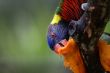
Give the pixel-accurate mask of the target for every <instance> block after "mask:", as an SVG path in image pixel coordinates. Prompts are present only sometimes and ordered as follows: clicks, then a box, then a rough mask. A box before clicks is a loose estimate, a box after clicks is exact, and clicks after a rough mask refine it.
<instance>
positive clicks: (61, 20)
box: [47, 0, 86, 50]
mask: <svg viewBox="0 0 110 73" xmlns="http://www.w3.org/2000/svg"><path fill="white" fill-rule="evenodd" d="M60 1H61V2H60V4H59V6H58V7H57V10H56V12H55V15H54V17H53V20H52V22H51V23H50V25H49V27H48V34H47V41H48V44H49V46H50V48H51V49H52V50H55V45H56V44H57V43H59V46H63V42H60V41H61V40H63V41H64V42H66V41H67V40H68V39H69V33H68V28H69V23H70V21H71V20H76V21H77V20H79V19H80V17H81V16H82V15H83V13H84V10H83V9H81V4H82V3H84V2H86V0H60ZM57 45H58V44H57Z"/></svg>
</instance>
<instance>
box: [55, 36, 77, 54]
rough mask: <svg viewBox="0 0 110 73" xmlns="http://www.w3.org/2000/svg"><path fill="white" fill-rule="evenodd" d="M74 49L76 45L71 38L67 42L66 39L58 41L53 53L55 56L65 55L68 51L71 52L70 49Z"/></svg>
mask: <svg viewBox="0 0 110 73" xmlns="http://www.w3.org/2000/svg"><path fill="white" fill-rule="evenodd" d="M74 47H76V43H75V41H74V39H73V38H69V40H68V41H67V40H66V39H64V40H62V41H60V42H59V43H58V44H56V45H55V47H54V48H55V52H56V53H57V54H66V53H67V52H68V51H71V49H70V48H74Z"/></svg>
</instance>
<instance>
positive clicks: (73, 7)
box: [47, 0, 110, 73]
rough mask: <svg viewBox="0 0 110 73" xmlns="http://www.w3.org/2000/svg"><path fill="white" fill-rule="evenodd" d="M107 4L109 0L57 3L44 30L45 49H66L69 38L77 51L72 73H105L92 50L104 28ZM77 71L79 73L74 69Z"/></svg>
mask: <svg viewBox="0 0 110 73" xmlns="http://www.w3.org/2000/svg"><path fill="white" fill-rule="evenodd" d="M109 3H110V1H109V0H106V1H103V0H89V1H87V0H60V4H59V6H58V7H57V10H56V12H55V15H54V18H53V20H52V22H51V24H50V25H49V27H48V33H47V41H48V44H49V47H50V48H51V49H52V50H53V51H55V52H57V53H59V51H60V49H61V48H62V47H65V46H66V47H68V46H67V45H68V42H71V41H70V37H72V38H73V39H74V40H75V43H76V44H77V46H78V47H79V50H77V54H76V53H75V54H76V55H75V56H76V58H75V60H74V64H75V65H76V66H77V63H81V65H79V66H77V67H76V68H75V67H73V66H72V67H71V68H73V71H74V72H75V73H81V71H82V73H100V72H101V73H105V70H104V69H103V68H102V66H101V64H100V61H99V58H98V56H99V55H97V54H98V53H97V50H96V49H95V48H97V47H96V45H97V43H98V40H99V38H100V36H101V35H102V33H103V31H104V27H105V26H106V22H107V21H106V20H107V18H108V16H107V14H109V10H108V12H107V9H108V7H109V5H108V4H109ZM106 4H107V5H106ZM101 12H102V13H101ZM95 14H96V15H95ZM104 35H105V34H104ZM101 39H102V38H101ZM76 44H75V45H76ZM78 47H76V48H77V49H78ZM69 48H71V47H69ZM61 50H62V49H61ZM71 55H74V54H73V53H72V54H71ZM81 55H82V56H81ZM66 57H67V56H66ZM70 59H71V57H70ZM79 60H80V61H79ZM69 61H70V60H69ZM81 68H82V70H81V71H80V72H79V71H78V70H77V69H81ZM85 68H86V69H85Z"/></svg>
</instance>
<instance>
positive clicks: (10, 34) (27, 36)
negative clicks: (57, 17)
mask: <svg viewBox="0 0 110 73" xmlns="http://www.w3.org/2000/svg"><path fill="white" fill-rule="evenodd" d="M58 2H59V0H0V73H67V72H68V73H70V72H69V71H68V70H66V69H65V68H64V67H63V59H62V58H61V57H59V56H58V55H56V54H55V53H53V52H52V51H51V50H50V49H49V47H48V45H47V42H46V32H47V27H48V25H49V23H50V22H51V20H52V18H53V15H54V11H55V9H56V6H57V5H58ZM106 31H108V32H110V24H108V27H107V28H106Z"/></svg>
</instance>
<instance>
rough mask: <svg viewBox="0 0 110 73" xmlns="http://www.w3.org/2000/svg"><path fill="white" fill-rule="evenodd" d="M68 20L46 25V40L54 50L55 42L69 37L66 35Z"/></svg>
mask: <svg viewBox="0 0 110 73" xmlns="http://www.w3.org/2000/svg"><path fill="white" fill-rule="evenodd" d="M68 24H69V23H68V22H65V21H64V20H61V21H60V22H59V23H58V24H54V25H52V24H50V25H49V27H48V33H47V41H48V45H49V47H50V48H51V49H52V50H54V46H55V44H57V43H59V42H60V41H61V40H63V39H67V40H68V38H69V35H68Z"/></svg>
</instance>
